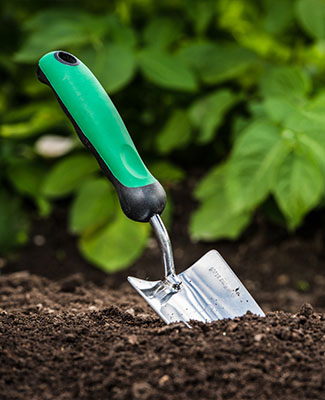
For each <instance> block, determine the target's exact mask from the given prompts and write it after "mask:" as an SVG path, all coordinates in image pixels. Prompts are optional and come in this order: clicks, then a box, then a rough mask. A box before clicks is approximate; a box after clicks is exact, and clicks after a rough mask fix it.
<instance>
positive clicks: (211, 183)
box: [194, 163, 227, 201]
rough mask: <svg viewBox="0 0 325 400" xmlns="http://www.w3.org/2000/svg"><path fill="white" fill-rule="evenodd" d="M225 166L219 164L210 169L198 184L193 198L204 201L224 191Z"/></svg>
mask: <svg viewBox="0 0 325 400" xmlns="http://www.w3.org/2000/svg"><path fill="white" fill-rule="evenodd" d="M226 168H227V164H225V163H224V164H219V165H217V166H216V167H214V168H212V170H211V171H209V172H208V173H207V174H206V175H205V176H204V177H203V178H202V179H201V180H200V182H199V183H198V185H197V186H196V188H195V190H194V197H195V198H196V199H197V200H201V201H204V200H206V199H209V198H210V197H212V196H214V195H215V194H218V193H219V192H222V191H223V190H224V185H225V180H226Z"/></svg>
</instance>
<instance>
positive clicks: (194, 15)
mask: <svg viewBox="0 0 325 400" xmlns="http://www.w3.org/2000/svg"><path fill="white" fill-rule="evenodd" d="M184 11H185V12H186V13H187V15H188V17H189V19H190V20H191V23H192V25H193V27H194V29H195V32H196V34H197V35H201V34H203V33H204V32H206V30H207V28H208V27H209V25H210V23H211V21H213V19H214V17H215V14H216V11H217V7H216V3H215V2H214V1H213V0H212V1H194V2H192V3H191V5H190V6H189V7H186V10H184Z"/></svg>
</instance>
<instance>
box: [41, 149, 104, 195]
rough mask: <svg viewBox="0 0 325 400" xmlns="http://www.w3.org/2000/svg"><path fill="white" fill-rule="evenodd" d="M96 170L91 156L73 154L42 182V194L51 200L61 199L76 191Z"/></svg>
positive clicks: (54, 168) (61, 161) (60, 162)
mask: <svg viewBox="0 0 325 400" xmlns="http://www.w3.org/2000/svg"><path fill="white" fill-rule="evenodd" d="M97 170H98V165H97V163H96V161H95V159H94V157H92V156H91V155H88V154H73V155H71V156H68V157H66V158H64V159H63V160H60V161H59V162H58V163H56V164H55V165H54V167H53V168H52V169H51V170H50V172H49V174H48V175H47V177H46V178H45V180H44V183H43V186H42V193H43V194H44V195H45V196H47V197H51V198H57V197H63V196H66V195H68V194H70V193H72V192H73V191H74V190H76V189H77V188H78V187H79V186H80V185H81V183H82V182H83V181H84V180H85V178H87V176H88V175H90V174H92V173H93V172H95V171H97Z"/></svg>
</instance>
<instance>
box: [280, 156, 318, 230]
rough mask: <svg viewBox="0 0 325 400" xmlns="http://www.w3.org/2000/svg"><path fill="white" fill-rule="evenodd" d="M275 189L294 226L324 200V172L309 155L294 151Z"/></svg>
mask: <svg viewBox="0 0 325 400" xmlns="http://www.w3.org/2000/svg"><path fill="white" fill-rule="evenodd" d="M273 191H274V196H275V199H276V201H277V203H278V205H279V207H280V209H281V211H282V212H283V214H284V215H285V216H286V218H287V221H288V226H289V228H290V229H294V228H296V227H297V226H298V225H299V224H300V223H301V221H302V219H303V217H304V216H305V215H306V214H307V213H308V212H309V211H310V210H311V209H312V208H313V207H315V206H316V205H317V203H318V202H319V201H320V198H321V195H322V193H323V192H324V181H323V175H322V171H321V169H320V167H319V165H318V164H316V163H315V162H314V161H313V160H312V159H310V158H309V157H308V156H306V154H303V153H298V152H297V153H294V152H293V153H291V154H290V155H289V156H288V157H287V158H286V160H285V162H283V163H282V164H281V166H280V168H279V170H278V173H277V176H276V182H275V186H274V190H273Z"/></svg>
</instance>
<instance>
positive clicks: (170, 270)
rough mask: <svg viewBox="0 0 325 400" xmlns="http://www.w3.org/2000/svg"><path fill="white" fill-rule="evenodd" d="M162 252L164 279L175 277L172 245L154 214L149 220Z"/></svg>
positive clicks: (159, 219)
mask: <svg viewBox="0 0 325 400" xmlns="http://www.w3.org/2000/svg"><path fill="white" fill-rule="evenodd" d="M149 222H150V225H151V226H152V229H153V231H154V233H155V236H156V239H157V241H158V244H159V247H160V249H161V252H162V261H163V265H164V269H165V278H168V277H174V276H176V271H175V265H174V256H173V249H172V245H171V242H170V239H169V236H168V232H167V230H166V228H165V225H164V223H163V222H162V220H161V218H160V216H159V215H157V214H155V215H154V216H153V217H151V218H150V220H149Z"/></svg>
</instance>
